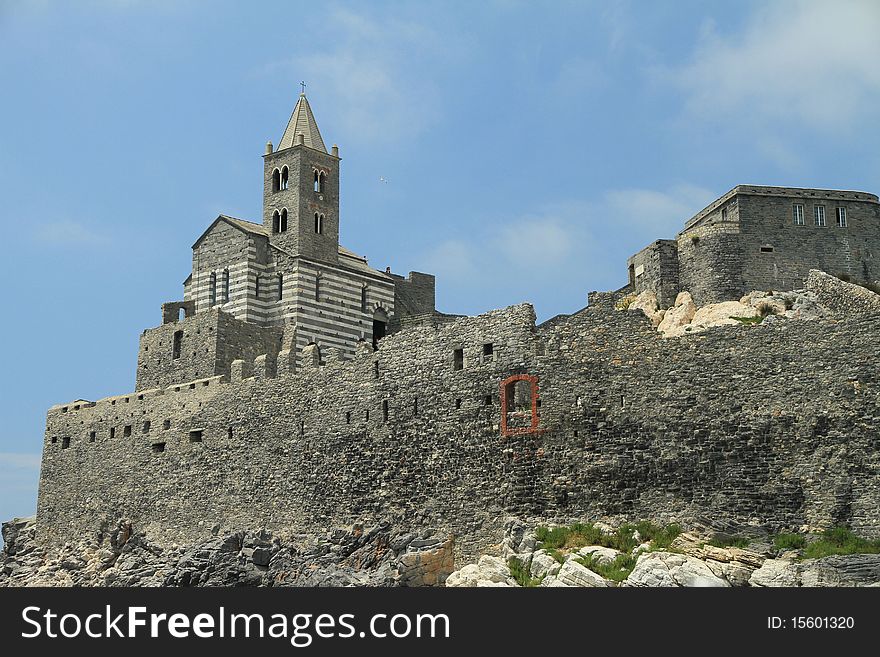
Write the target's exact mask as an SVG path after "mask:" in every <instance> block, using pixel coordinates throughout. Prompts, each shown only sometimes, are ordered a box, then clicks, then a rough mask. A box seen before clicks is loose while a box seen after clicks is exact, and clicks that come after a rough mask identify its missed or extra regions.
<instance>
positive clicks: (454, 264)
mask: <svg viewBox="0 0 880 657" xmlns="http://www.w3.org/2000/svg"><path fill="white" fill-rule="evenodd" d="M422 262H424V266H423V268H424V269H425V270H426V271H430V272H432V273H433V274H434V275H435V276H437V277H440V278H445V279H448V280H450V281H456V282H464V281H467V280H469V279H471V277H473V276H474V275H476V274H477V273H478V271H477V265H478V258H477V254H476V252H475V251H474V250H473V249H472V248H471V247H470V246H468V245H467V244H465V243H464V242H460V241H458V240H447V241H445V242H441V243H440V244H437V245H436V246H434V247H433V248H431V249H430V251H428V253H427V254H426V255H425V256H424V257H423V259H422Z"/></svg>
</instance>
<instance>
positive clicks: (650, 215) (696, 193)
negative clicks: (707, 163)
mask: <svg viewBox="0 0 880 657" xmlns="http://www.w3.org/2000/svg"><path fill="white" fill-rule="evenodd" d="M725 191H726V190H725ZM717 196H718V194H714V193H713V192H711V191H709V190H708V189H705V188H703V187H699V186H697V185H690V184H680V185H675V186H673V187H671V188H670V189H669V190H664V191H658V190H654V189H640V188H630V189H616V190H611V191H610V192H608V193H607V194H606V195H605V206H606V208H605V209H606V212H607V215H608V216H609V217H612V218H613V221H614V222H615V224H617V225H623V226H628V227H630V228H631V229H636V230H639V231H640V232H643V233H644V234H645V236H646V237H647V241H646V242H645V243H646V244H647V243H648V241H650V240H654V239H659V238H671V237H673V236H674V235H675V234H676V233H677V232H678V231H680V230H681V229H682V228H683V227H684V222H685V221H686V220H687V219H689V218H690V217H691V216H693V215H694V214H696V213H697V212H699V211H700V210H702V209H703V208H704V207H705V206H706V205H708V204H709V203H710V202H711V201H712V200H713V199H714V198H716V197H717ZM652 235H653V237H652Z"/></svg>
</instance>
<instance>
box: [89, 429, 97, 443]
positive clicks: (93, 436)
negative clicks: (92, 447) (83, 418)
mask: <svg viewBox="0 0 880 657" xmlns="http://www.w3.org/2000/svg"><path fill="white" fill-rule="evenodd" d="M97 437H98V432H97V431H89V442H90V443H93V442H95V439H96V438H97Z"/></svg>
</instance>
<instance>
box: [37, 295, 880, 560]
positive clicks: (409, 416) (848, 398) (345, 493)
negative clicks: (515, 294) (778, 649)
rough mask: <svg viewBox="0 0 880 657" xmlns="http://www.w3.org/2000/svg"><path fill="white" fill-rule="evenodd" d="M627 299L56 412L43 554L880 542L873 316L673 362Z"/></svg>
mask: <svg viewBox="0 0 880 657" xmlns="http://www.w3.org/2000/svg"><path fill="white" fill-rule="evenodd" d="M613 301H614V296H613V295H607V294H606V295H598V294H597V295H593V296H592V297H591V305H590V306H589V307H588V308H586V309H584V310H582V311H580V312H578V313H575V314H573V315H570V316H562V317H557V318H554V320H552V321H551V322H547V323H546V324H544V325H541V326H535V316H534V312H533V310H532V308H531V306H529V305H521V306H512V307H509V308H506V309H503V310H497V311H493V312H489V313H486V314H484V315H480V316H478V317H464V318H457V319H456V318H451V317H447V318H445V320H444V321H442V322H439V321H438V322H433V324H431V325H425V326H411V327H407V328H405V329H404V330H401V331H399V332H397V333H395V334H393V335H390V336H388V337H386V338H384V339H383V340H382V341H381V342H380V343H379V348H378V350H376V351H373V350H372V348H371V347H370V346H369V344H368V343H363V344H362V345H361V346H360V347H359V348H358V350H357V353H356V354H355V357H354V358H353V359H351V360H343V359H342V358H341V354H339V353H338V352H337V351H335V350H329V351H328V352H327V353H325V354H323V355H322V356H323V361H324V362H325V364H324V365H320V364H318V363H319V362H320V359H319V357H318V355H317V354H316V353H315V351H316V349H315V347H312V346H307V347H305V349H303V353H302V355H301V358H300V360H301V362H302V365H301V366H300V367H297V366H296V365H295V364H294V363H295V362H296V358H294V357H291V349H290V347H291V346H292V345H284V344H281V340H279V347H286V348H284V349H282V350H281V351H280V352H278V353H277V354H276V355H275V356H274V357H273V356H272V354H267V355H266V356H263V355H260V356H258V357H255V358H254V359H253V361H252V360H251V355H248V356H247V358H248V360H247V361H245V360H236V361H235V362H232V363H230V366H229V374H228V376H227V375H226V374H225V373H223V374H222V375H218V376H211V377H202V378H197V379H196V380H191V381H186V382H175V383H173V384H172V385H168V386H165V385H164V382H159V385H157V386H155V387H151V388H145V389H140V388H139V389H138V391H137V392H135V393H131V394H130V395H123V396H119V397H111V398H107V399H103V400H99V401H97V402H85V401H78V402H74V403H72V404H69V405H66V406H55V407H53V408H52V409H50V411H49V413H48V418H47V427H46V434H45V445H44V451H43V462H42V470H41V479H40V492H39V501H38V517H39V519H40V524H39V531H40V539H41V541H42V542H44V543H45V544H59V543H64V542H65V541H68V540H72V539H73V538H74V537H76V536H79V535H82V533H83V531H85V530H88V531H92V532H96V533H101V532H105V531H107V529H108V528H110V527H111V526H113V524H114V523H115V522H116V521H117V519H118V518H120V517H127V518H129V519H131V520H132V521H133V522H134V523H135V525H136V526H138V527H140V528H142V529H146V530H147V531H148V532H149V533H150V535H152V536H154V537H155V538H156V539H157V540H160V541H165V542H178V543H181V542H185V541H193V540H196V539H199V538H204V537H208V536H210V535H211V534H212V532H213V531H222V530H226V529H229V530H235V531H238V530H242V529H249V528H254V529H256V528H261V527H266V528H269V529H272V530H276V531H279V530H290V531H297V532H305V531H313V530H325V529H326V528H328V527H331V526H339V525H342V524H346V523H349V522H355V521H371V520H379V519H398V520H405V522H406V523H407V524H408V525H410V526H413V527H418V526H420V525H424V526H432V527H435V528H439V529H441V530H445V531H448V532H450V533H452V534H455V535H456V537H457V545H458V549H459V550H460V551H462V553H463V554H464V555H465V556H473V555H475V554H478V553H479V552H480V550H481V549H484V548H486V547H487V546H486V545H483V544H482V543H483V542H485V541H491V540H494V539H493V532H492V531H489V530H492V529H495V528H496V525H497V523H499V522H501V521H502V519H503V517H504V516H505V515H506V514H508V513H514V514H519V515H522V516H533V517H544V518H554V517H573V516H581V517H598V516H604V515H622V516H628V517H633V518H655V519H658V520H663V519H670V520H671V519H674V520H677V521H682V520H686V519H688V518H697V517H706V516H711V517H715V518H730V519H739V520H750V519H754V520H757V521H760V522H766V523H772V524H775V525H776V526H779V527H788V528H797V527H799V526H800V525H803V524H808V525H811V526H830V525H833V524H836V523H848V524H850V525H851V526H852V527H853V529H855V530H856V531H858V532H861V533H864V534H867V535H872V536H876V535H877V533H878V529H880V478H878V468H880V450H878V447H880V430H878V429H880V426H878V425H880V409H878V390H880V388H878V377H877V372H878V366H880V352H878V351H877V350H876V349H873V348H870V345H872V344H873V341H874V338H875V336H876V334H877V332H878V330H880V314H877V313H874V314H868V315H861V316H859V317H855V318H852V319H848V320H845V321H840V322H832V321H818V322H795V321H792V322H785V323H777V324H770V325H766V326H764V325H760V326H756V327H746V326H734V327H720V328H717V329H714V330H712V331H711V332H709V333H705V334H700V335H694V336H686V337H683V338H681V339H669V340H664V339H661V338H659V337H658V336H657V334H656V332H655V331H654V330H653V329H652V327H651V324H650V322H649V320H648V319H647V318H645V317H644V316H643V315H642V313H638V312H624V311H615V310H614V309H613ZM223 316H224V313H223V312H222V311H217V310H215V311H211V312H210V313H204V314H199V315H197V316H196V317H195V318H193V321H194V322H195V323H192V324H190V325H189V326H192V327H195V326H196V324H197V323H198V322H203V323H204V324H205V326H206V327H208V328H210V327H211V326H216V325H217V324H216V322H217V321H220V320H219V318H222V317H223ZM189 321H190V320H184V324H186V323H187V322H189ZM233 321H234V320H233ZM171 326H172V327H173V326H174V325H173V324H172V325H171ZM201 326H202V324H199V327H201ZM169 330H170V329H169ZM209 334H210V331H209ZM198 335H202V334H201V333H200V334H198ZM190 337H191V336H190ZM208 348H209V355H210V347H208ZM196 351H197V354H198V350H196ZM199 357H201V356H199ZM193 367H196V364H195V363H194V365H193ZM294 370H295V371H294ZM192 371H193V372H196V370H195V369H193V370H192ZM185 372H186V373H187V374H189V372H190V370H185ZM523 386H525V387H523ZM523 400H525V403H522V402H523Z"/></svg>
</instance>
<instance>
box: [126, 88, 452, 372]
mask: <svg viewBox="0 0 880 657" xmlns="http://www.w3.org/2000/svg"><path fill="white" fill-rule="evenodd" d="M340 162H341V160H340V157H339V147H338V146H336V145H335V144H334V145H333V146H332V147H331V149H330V151H329V152H328V151H327V147H326V146H325V144H324V140H323V138H322V137H321V132H320V130H319V129H318V123H317V121H316V120H315V115H314V114H313V112H312V108H311V106H310V105H309V101H308V99H307V98H306V95H305V93H304V92H303V93H300V95H299V99H298V101H297V103H296V106H295V107H294V109H293V113H292V114H291V116H290V120H289V121H288V124H287V127H286V128H285V130H284V134H283V135H282V136H281V140H280V141H279V142H278V147H277V148H275V147H274V146H273V144H272V143H271V142H269V143H267V144H266V150H265V154H264V155H263V217H262V222H260V223H254V222H251V221H246V220H244V219H239V218H236V217H230V216H227V215H220V216H219V217H217V218H216V219H215V220H214V221H213V222H212V223H211V225H210V226H209V227H208V228H207V230H205V232H204V233H203V234H202V235H201V236H200V237H199V238H198V239H197V240H196V242H195V244H193V247H192V251H193V256H192V257H193V259H192V273H191V274H190V275H189V277H187V279H186V281H184V293H183V300H182V301H174V302H169V303H165V304H163V306H162V316H163V324H162V326H160V327H157V328H154V329H148V330H146V331H144V333H143V334H142V336H141V345H140V351H139V356H138V375H137V388H138V389H139V390H141V389H145V388H150V387H155V386H163V385H169V384H171V383H175V382H179V381H186V380H191V379H194V378H204V377H209V376H217V375H226V376H228V375H229V373H230V366H231V363H232V361H234V360H238V359H244V360H253V358H254V357H255V356H258V355H261V354H266V355H267V357H269V358H270V359H277V356H278V354H279V353H281V352H284V353H285V354H286V353H289V354H290V356H289V358H290V359H291V361H290V363H289V365H290V367H293V368H295V367H296V365H297V364H298V363H300V361H301V358H302V352H303V349H304V348H305V347H306V346H309V345H315V346H316V347H317V353H318V354H319V358H320V359H322V360H323V358H325V357H326V354H327V352H328V350H331V349H334V350H337V351H336V354H338V356H339V357H341V358H342V359H346V358H350V357H352V356H353V355H354V352H355V349H356V348H357V346H358V343H361V342H365V343H368V344H372V345H373V347H375V346H376V345H377V343H378V340H380V339H381V338H382V337H384V336H385V335H386V334H387V333H389V332H392V331H394V330H396V329H398V328H400V327H401V326H402V325H405V324H407V323H418V322H424V321H436V320H439V319H441V318H442V315H440V314H438V313H436V312H435V308H434V277H433V276H431V275H429V274H423V273H419V272H410V273H409V275H408V276H406V277H403V276H399V275H396V274H393V273H391V272H390V270H386V271H380V270H377V269H374V268H372V267H370V265H369V264H368V262H367V259H366V258H365V257H363V256H360V255H357V254H355V253H354V252H352V251H350V250H349V249H346V248H345V247H343V246H341V245H340V244H339V226H340V219H341V218H340V216H339V181H340V175H339V174H340ZM196 319H198V321H195V320H196ZM190 320H194V321H190ZM205 323H208V324H209V325H207V326H202V324H205Z"/></svg>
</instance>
